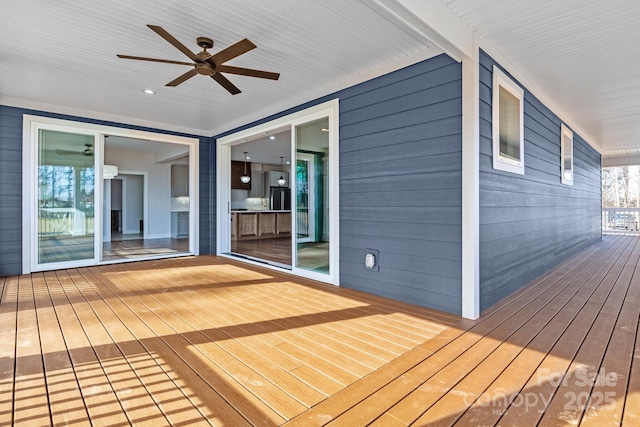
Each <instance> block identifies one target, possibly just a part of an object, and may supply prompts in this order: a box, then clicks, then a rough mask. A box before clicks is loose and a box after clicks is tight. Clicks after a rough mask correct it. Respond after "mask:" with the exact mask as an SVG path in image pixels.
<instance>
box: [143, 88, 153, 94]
mask: <svg viewBox="0 0 640 427" xmlns="http://www.w3.org/2000/svg"><path fill="white" fill-rule="evenodd" d="M143 92H144V93H146V94H147V95H153V94H155V92H154V91H152V90H151V89H145V90H143Z"/></svg>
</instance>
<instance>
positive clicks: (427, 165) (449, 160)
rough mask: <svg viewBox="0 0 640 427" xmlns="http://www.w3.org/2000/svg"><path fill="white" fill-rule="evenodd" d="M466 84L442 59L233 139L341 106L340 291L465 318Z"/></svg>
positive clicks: (454, 65)
mask: <svg viewBox="0 0 640 427" xmlns="http://www.w3.org/2000/svg"><path fill="white" fill-rule="evenodd" d="M461 76H462V68H461V65H460V64H458V63H456V62H455V61H453V60H452V59H450V58H449V57H447V56H445V55H440V56H438V57H435V58H432V59H430V60H427V61H424V62H421V63H418V64H415V65H412V66H410V67H407V68H404V69H401V70H398V71H395V72H393V73H390V74H386V75H384V76H381V77H378V78H376V79H373V80H369V81H367V82H364V83H361V84H359V85H356V86H353V87H350V88H348V89H345V90H342V91H340V92H337V93H334V94H331V95H328V96H326V97H323V98H321V99H318V100H316V101H314V102H311V103H307V104H305V105H301V106H299V107H297V108H294V109H290V110H287V111H284V112H282V113H281V114H278V115H274V116H271V117H268V118H265V119H263V120H261V121H259V122H255V123H251V124H249V125H246V126H244V127H242V128H239V129H235V130H233V131H231V132H229V133H232V132H236V131H239V130H241V129H246V128H249V127H252V126H255V125H257V124H260V123H264V122H266V121H269V120H273V119H275V118H278V117H282V116H284V115H287V114H291V113H293V112H295V111H300V110H302V109H304V108H308V107H310V106H313V105H316V104H319V103H321V102H325V101H328V100H331V99H335V98H339V101H340V117H339V120H340V285H341V286H344V287H347V288H353V289H359V290H362V291H365V292H369V293H373V294H377V295H382V296H386V297H390V298H395V299H398V300H401V301H407V302H410V303H414V304H419V305H423V306H426V307H432V308H436V309H439V310H443V311H448V312H451V313H456V314H460V312H461V271H462V264H461V253H462V249H461V248H462V246H461V245H462V244H461V236H462V208H461V206H462V134H461V129H462V83H461ZM226 134H228V133H226ZM226 134H225V135H226ZM221 136H224V135H219V136H218V138H219V137H221ZM367 248H371V249H377V250H379V251H380V256H379V266H380V270H379V272H372V271H368V270H366V269H365V267H364V257H365V250H366V249H367Z"/></svg>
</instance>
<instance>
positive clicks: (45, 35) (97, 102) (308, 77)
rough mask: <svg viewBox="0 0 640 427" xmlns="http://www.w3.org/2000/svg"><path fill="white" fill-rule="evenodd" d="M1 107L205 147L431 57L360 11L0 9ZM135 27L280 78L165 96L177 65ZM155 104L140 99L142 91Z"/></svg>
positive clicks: (310, 5) (289, 5) (248, 5)
mask: <svg viewBox="0 0 640 427" xmlns="http://www.w3.org/2000/svg"><path fill="white" fill-rule="evenodd" d="M0 6H1V12H0V103H4V104H10V105H23V104H25V102H26V103H27V105H32V104H33V105H35V106H42V108H43V109H47V105H53V106H56V107H55V109H56V111H59V110H63V111H62V112H71V113H75V114H78V115H81V116H85V117H87V116H88V117H97V118H101V119H107V120H108V119H113V120H118V121H123V120H124V121H126V122H127V123H135V124H143V125H144V124H148V125H151V126H155V127H160V128H166V129H171V130H184V131H187V132H194V133H199V134H204V135H213V134H217V133H219V132H222V131H226V130H230V129H233V128H234V127H237V126H239V125H242V124H246V123H248V122H250V121H252V120H256V119H259V118H262V117H265V116H266V115H269V114H274V113H277V112H279V111H282V110H284V109H286V108H289V107H293V106H295V105H298V104H300V103H303V102H306V101H310V100H313V99H316V98H318V97H320V96H323V95H326V94H328V93H331V92H333V91H336V90H338V89H342V88H344V87H348V86H350V85H352V84H354V83H357V82H359V81H364V80H366V79H369V78H371V77H374V76H377V75H381V74H384V73H386V72H388V71H391V70H393V69H396V68H400V67H402V66H405V65H407V64H409V63H412V62H418V61H420V60H421V59H423V58H428V57H431V56H435V55H438V54H440V53H441V51H440V50H439V49H438V48H435V47H429V46H428V45H427V43H428V40H425V39H424V37H423V36H421V35H420V34H418V33H416V32H415V31H413V30H411V29H409V28H405V27H401V26H400V24H397V23H396V22H392V21H391V20H390V19H388V17H387V16H385V15H384V14H383V13H381V12H379V11H377V9H375V8H374V7H373V6H372V4H371V2H368V1H359V0H347V1H345V0H318V1H314V0H277V1H274V0H272V1H265V0H243V1H232V0H226V1H225V0H216V1H210V0H208V1H207V0H190V1H184V0H182V1H176V0H135V1H134V0H102V1H100V0H91V1H86V0H66V1H40V0H0ZM146 24H154V25H160V26H162V27H163V28H164V29H165V30H167V31H168V32H169V33H171V34H172V35H173V36H174V37H175V38H177V39H178V40H179V41H181V42H182V43H183V44H184V45H186V46H187V47H188V48H190V49H191V50H192V51H193V52H194V53H197V52H199V51H200V48H199V47H198V46H197V45H196V38H197V37H199V36H205V37H209V38H211V39H213V40H214V42H215V46H214V47H213V49H211V51H210V52H213V53H215V52H217V51H219V50H222V49H224V48H225V47H227V46H230V45H232V44H233V43H236V42H237V41H239V40H241V39H243V38H245V37H246V38H249V39H250V40H251V41H253V42H254V43H255V44H256V45H257V46H258V47H257V48H256V49H254V50H252V51H250V52H248V53H246V54H244V55H242V56H240V57H238V58H235V59H233V60H231V61H229V62H228V64H229V65H235V66H239V67H247V68H257V69H261V70H266V71H274V72H279V73H280V74H281V76H280V80H279V81H272V80H264V79H258V78H250V77H245V76H237V75H227V76H228V78H229V80H231V81H232V82H233V83H234V84H236V85H237V86H238V87H239V88H240V90H242V93H241V94H239V95H235V96H233V95H231V94H229V93H228V92H227V91H226V90H224V89H223V88H222V87H221V86H219V85H218V84H217V83H216V82H214V81H213V80H212V79H210V78H208V77H203V76H195V77H193V78H191V79H190V80H188V81H187V82H185V83H183V84H182V85H180V86H178V87H175V88H172V87H165V86H164V85H165V84H166V83H168V82H169V81H171V80H173V79H174V78H176V77H178V76H179V75H181V74H183V73H185V72H186V71H188V70H189V68H188V67H186V66H183V65H173V64H162V63H152V62H143V61H133V60H127V59H119V58H117V57H116V54H125V55H132V56H144V57H151V58H162V59H170V60H176V61H187V62H189V60H188V58H187V57H186V56H185V55H183V54H182V53H181V52H180V51H178V50H177V49H175V48H174V47H173V46H171V45H170V44H169V43H168V42H167V41H165V40H164V39H162V38H161V37H159V36H158V35H157V34H155V33H154V32H153V31H151V30H150V29H149V28H147V26H146ZM146 88H149V89H152V90H154V91H155V92H156V94H155V95H146V94H144V93H143V89H146Z"/></svg>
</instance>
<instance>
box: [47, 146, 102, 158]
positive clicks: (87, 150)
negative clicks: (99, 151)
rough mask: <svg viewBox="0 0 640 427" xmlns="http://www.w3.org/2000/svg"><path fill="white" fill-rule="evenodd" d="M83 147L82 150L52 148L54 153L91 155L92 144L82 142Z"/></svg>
mask: <svg viewBox="0 0 640 427" xmlns="http://www.w3.org/2000/svg"><path fill="white" fill-rule="evenodd" d="M84 146H85V147H87V148H85V149H84V150H82V151H75V150H60V149H58V150H53V152H54V153H56V154H72V155H73V154H75V155H82V156H93V146H92V145H91V144H84Z"/></svg>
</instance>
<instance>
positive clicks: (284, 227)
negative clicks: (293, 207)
mask: <svg viewBox="0 0 640 427" xmlns="http://www.w3.org/2000/svg"><path fill="white" fill-rule="evenodd" d="M277 215H278V220H277V223H278V235H280V236H284V235H286V234H291V212H278V214H277Z"/></svg>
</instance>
